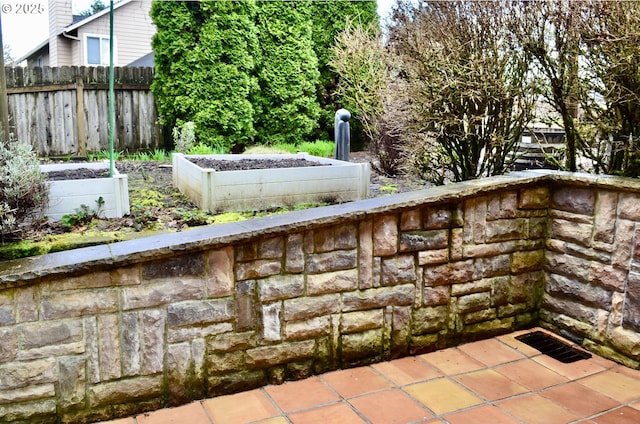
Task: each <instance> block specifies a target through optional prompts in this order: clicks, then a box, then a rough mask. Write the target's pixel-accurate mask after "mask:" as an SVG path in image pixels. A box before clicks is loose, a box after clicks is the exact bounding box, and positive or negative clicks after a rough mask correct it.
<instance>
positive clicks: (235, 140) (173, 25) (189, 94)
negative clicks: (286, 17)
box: [151, 0, 259, 150]
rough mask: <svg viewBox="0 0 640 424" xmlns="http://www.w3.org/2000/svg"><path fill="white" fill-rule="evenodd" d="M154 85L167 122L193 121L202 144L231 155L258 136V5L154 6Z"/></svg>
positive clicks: (224, 1) (226, 1) (227, 1)
mask: <svg viewBox="0 0 640 424" xmlns="http://www.w3.org/2000/svg"><path fill="white" fill-rule="evenodd" d="M151 13H152V16H153V19H154V22H155V24H156V27H157V29H158V31H157V33H156V36H155V37H154V40H153V48H154V51H155V52H156V53H155V54H156V58H155V65H156V76H155V79H154V82H153V85H152V87H151V88H152V90H153V93H154V96H155V97H156V100H157V103H158V109H159V113H160V115H161V116H162V118H163V123H164V124H165V125H170V126H179V125H181V124H182V123H184V122H187V121H193V122H194V123H195V125H196V135H197V137H198V141H200V142H204V143H206V144H209V145H212V146H217V147H222V148H225V149H226V150H230V149H231V148H232V147H235V146H238V145H244V144H250V143H251V142H252V141H253V137H254V135H255V129H254V126H253V122H254V108H253V103H254V96H255V95H256V93H257V89H258V85H257V78H256V77H255V62H256V58H257V57H258V56H259V50H258V43H257V41H258V40H257V33H256V27H255V13H256V5H255V2H254V1H253V0H245V1H241V2H238V1H231V0H218V1H207V2H165V1H156V2H154V3H153V6H152V9H151Z"/></svg>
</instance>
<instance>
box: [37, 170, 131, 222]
mask: <svg viewBox="0 0 640 424" xmlns="http://www.w3.org/2000/svg"><path fill="white" fill-rule="evenodd" d="M79 168H89V169H109V163H105V162H91V163H62V164H51V165H40V170H41V171H42V172H51V171H62V170H65V169H79ZM47 184H48V185H49V207H48V208H47V211H46V212H45V215H47V216H48V217H49V218H50V219H52V220H60V219H61V218H62V216H63V215H68V214H74V213H75V212H76V209H79V208H80V207H81V206H82V205H87V206H88V207H89V208H90V209H93V210H95V209H97V207H98V205H97V203H96V200H98V198H99V197H102V199H103V200H104V205H103V206H102V209H101V211H100V216H101V217H105V218H121V217H122V216H124V215H126V214H128V213H129V188H128V184H127V176H126V175H123V174H120V173H119V172H118V171H117V170H114V175H113V177H108V178H91V179H82V180H62V181H49V182H48V183H47Z"/></svg>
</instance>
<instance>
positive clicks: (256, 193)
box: [173, 153, 370, 212]
mask: <svg viewBox="0 0 640 424" xmlns="http://www.w3.org/2000/svg"><path fill="white" fill-rule="evenodd" d="M192 157H202V158H208V159H215V160H241V159H275V160H277V159H301V158H302V159H305V160H308V161H314V162H319V163H322V164H328V165H331V166H311V167H300V168H271V169H252V170H245V171H215V170H213V169H203V168H200V167H199V166H198V165H196V164H194V163H192V162H190V161H189V158H192ZM369 174H370V168H369V164H368V163H351V162H344V161H339V160H335V159H326V158H321V157H317V156H310V155H308V154H306V153H299V154H297V155H208V156H202V155H183V154H180V153H175V154H173V184H174V186H175V187H177V188H178V190H180V192H182V193H183V194H185V195H186V196H187V197H189V198H190V199H191V200H192V201H193V202H195V203H196V204H197V205H198V207H199V208H201V209H204V210H208V211H211V212H217V211H230V210H261V209H267V208H270V207H277V206H283V205H285V206H292V205H296V204H301V203H318V202H324V201H332V202H348V201H352V200H360V199H364V198H366V197H367V195H368V193H369Z"/></svg>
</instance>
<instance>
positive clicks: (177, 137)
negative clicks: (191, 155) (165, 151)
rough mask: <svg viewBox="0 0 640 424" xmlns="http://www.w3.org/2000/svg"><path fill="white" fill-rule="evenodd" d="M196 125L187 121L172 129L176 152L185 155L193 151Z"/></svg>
mask: <svg viewBox="0 0 640 424" xmlns="http://www.w3.org/2000/svg"><path fill="white" fill-rule="evenodd" d="M195 129H196V125H195V124H194V123H193V122H191V121H189V122H185V123H184V124H182V125H181V126H175V127H173V143H174V144H175V147H176V152H179V153H186V152H188V151H189V150H191V149H193V147H194V146H195V144H196V132H195Z"/></svg>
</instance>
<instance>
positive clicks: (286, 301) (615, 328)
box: [0, 173, 640, 423]
mask: <svg viewBox="0 0 640 424" xmlns="http://www.w3.org/2000/svg"><path fill="white" fill-rule="evenodd" d="M585 178H587V177H585ZM576 181H578V179H577V178H576V177H572V176H567V175H561V174H554V176H548V175H544V174H539V173H517V174H513V175H511V176H507V177H496V178H490V179H485V180H479V181H474V182H469V183H464V184H452V185H450V186H446V187H439V188H433V189H428V190H424V191H421V192H413V193H405V194H401V195H396V196H389V197H386V198H378V199H369V200H364V201H359V202H353V203H348V204H344V205H336V206H331V207H327V208H319V209H313V210H307V211H301V212H295V213H291V214H287V215H279V216H274V217H268V218H261V219H257V220H250V221H245V222H241V223H235V224H228V225H220V226H214V227H207V228H200V229H195V230H191V231H188V232H184V233H178V234H172V235H162V236H154V237H149V238H145V239H139V240H133V241H129V242H123V243H116V244H112V245H109V246H97V247H92V248H86V249H79V250H76V251H73V252H63V253H56V254H51V255H46V256H42V257H38V258H32V259H24V260H18V261H13V262H8V263H3V264H0V422H21V421H24V422H30V423H33V422H90V421H92V420H100V419H106V418H110V417H116V416H122V415H128V414H133V413H137V412H141V411H144V410H149V409H155V408H159V407H162V406H165V405H176V404H180V403H185V402H188V401H190V400H192V399H197V398H202V397H205V396H212V395H218V394H223V393H228V392H233V391H238V390H243V389H248V388H252V387H257V386H260V385H264V384H267V383H279V382H282V381H284V380H286V379H295V378H302V377H306V376H309V375H311V374H314V373H320V372H323V371H327V370H332V369H336V368H340V367H348V366H352V365H356V364H362V363H368V362H373V361H382V360H385V359H389V358H394V357H399V356H403V355H407V354H412V353H417V352H423V351H429V350H434V349H438V348H442V347H445V346H449V345H454V344H457V343H461V342H464V341H468V340H475V339H479V338H484V337H489V336H492V335H495V334H499V333H505V332H509V331H512V330H514V329H518V328H523V327H527V326H532V325H534V324H538V323H539V313H541V314H542V319H543V322H542V324H543V325H545V326H547V327H549V328H555V329H557V330H558V331H560V330H562V331H566V332H567V334H570V335H575V336H576V337H585V338H586V340H587V343H591V344H595V343H598V344H599V345H600V346H602V349H601V350H602V351H603V352H605V353H610V354H611V355H609V356H614V355H618V356H620V357H622V356H625V357H629V356H633V355H637V354H636V353H635V352H634V351H633V347H630V346H629V344H630V343H632V341H633V340H635V339H637V335H636V333H635V331H636V328H637V327H638V323H639V321H638V318H637V314H636V313H635V311H636V309H638V308H640V304H639V303H638V302H637V300H636V299H637V296H639V295H640V294H638V291H637V290H638V289H637V288H636V289H635V291H634V290H633V288H634V287H637V286H638V281H640V278H638V276H636V274H635V272H636V271H635V268H634V266H635V265H634V264H635V262H634V261H635V257H634V256H633V255H634V253H633V252H634V240H635V227H636V226H637V225H638V222H640V220H636V216H635V215H633V214H634V208H633V202H634V201H635V200H634V199H635V198H636V197H635V196H636V195H635V194H633V193H632V191H633V190H634V188H633V187H631V188H630V187H625V188H624V190H627V191H616V190H617V189H615V188H613V186H614V184H612V185H611V186H606V187H605V188H602V183H600V182H598V181H599V180H593V181H591V180H588V181H582V182H580V181H578V183H579V184H578V187H576V186H575V184H576ZM625 181H626V180H625ZM596 183H597V184H599V185H596V186H594V187H591V186H590V184H596ZM636 192H640V190H636ZM636 213H637V212H636ZM639 218H640V217H639ZM639 240H640V238H639ZM639 256H640V254H639ZM625 264H626V265H627V266H628V265H629V264H631V268H628V267H627V268H625ZM628 269H630V270H631V272H628ZM627 275H628V278H627ZM639 275H640V274H639ZM618 277H619V278H620V279H621V281H622V282H620V281H618V280H617V278H618ZM596 280H597V281H596ZM545 281H546V282H547V284H546V286H545ZM625 296H626V297H625ZM625 301H626V302H627V303H626V304H625ZM541 302H542V309H541ZM623 304H625V306H624V308H623V307H622V305H623ZM629 304H631V305H629ZM540 311H541V312H540ZM636 357H637V356H636Z"/></svg>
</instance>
